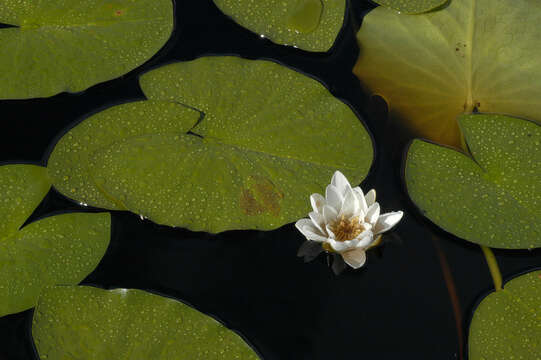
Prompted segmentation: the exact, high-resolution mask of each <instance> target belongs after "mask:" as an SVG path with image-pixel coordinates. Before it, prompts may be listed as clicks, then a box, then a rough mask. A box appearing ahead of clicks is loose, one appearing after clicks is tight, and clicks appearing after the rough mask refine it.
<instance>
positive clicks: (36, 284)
mask: <svg viewBox="0 0 541 360" xmlns="http://www.w3.org/2000/svg"><path fill="white" fill-rule="evenodd" d="M49 187H50V182H49V179H48V178H47V176H46V171H45V168H42V167H39V166H35V165H5V166H1V167H0V192H1V193H2V194H3V197H2V202H1V203H0V215H1V216H2V219H6V222H4V223H3V224H2V226H1V227H0V231H1V232H0V316H4V315H7V314H11V313H16V312H19V311H23V310H26V309H29V308H31V307H33V306H34V305H35V303H36V301H37V297H38V295H39V292H40V290H41V289H42V288H43V287H44V286H47V285H51V284H77V283H79V282H80V281H81V280H82V279H84V278H85V277H86V276H87V275H88V274H89V273H90V272H92V271H93V270H94V268H95V267H96V266H97V265H98V263H99V261H100V260H101V258H102V257H103V255H104V253H105V250H106V249H107V246H108V244H109V237H110V218H109V214H106V213H101V214H85V213H71V214H63V215H57V216H52V217H48V218H44V219H41V220H38V221H36V222H34V223H31V224H29V225H26V226H25V227H24V228H22V229H21V230H18V229H19V227H20V226H21V225H22V224H23V222H24V221H25V220H26V218H27V217H28V216H29V215H30V214H31V212H32V211H33V210H34V208H35V207H36V206H37V205H38V204H39V202H40V201H41V200H42V198H43V196H44V195H45V194H46V193H47V191H48V190H49ZM38 199H39V200H38Z"/></svg>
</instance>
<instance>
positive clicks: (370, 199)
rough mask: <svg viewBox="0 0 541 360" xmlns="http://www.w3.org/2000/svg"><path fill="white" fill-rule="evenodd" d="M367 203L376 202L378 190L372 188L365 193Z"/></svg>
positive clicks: (370, 204) (369, 204)
mask: <svg viewBox="0 0 541 360" xmlns="http://www.w3.org/2000/svg"><path fill="white" fill-rule="evenodd" d="M364 198H365V200H366V205H368V206H372V204H373V203H375V202H376V190H374V189H372V190H370V191H369V192H368V193H367V194H366V195H365V197H364Z"/></svg>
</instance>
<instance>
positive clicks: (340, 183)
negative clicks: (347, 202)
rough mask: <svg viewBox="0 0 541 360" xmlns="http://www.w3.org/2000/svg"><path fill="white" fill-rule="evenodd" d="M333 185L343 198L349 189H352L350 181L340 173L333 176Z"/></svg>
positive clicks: (337, 172)
mask: <svg viewBox="0 0 541 360" xmlns="http://www.w3.org/2000/svg"><path fill="white" fill-rule="evenodd" d="M331 185H334V186H335V187H336V188H337V189H338V191H339V193H340V194H342V196H343V195H344V194H345V193H346V190H347V189H348V188H349V189H351V185H350V184H349V181H348V179H346V177H345V176H344V174H342V173H341V172H340V171H336V172H335V173H334V175H333V176H332V179H331Z"/></svg>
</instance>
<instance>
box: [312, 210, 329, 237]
mask: <svg viewBox="0 0 541 360" xmlns="http://www.w3.org/2000/svg"><path fill="white" fill-rule="evenodd" d="M308 216H310V219H311V220H312V223H313V224H314V226H315V227H316V228H317V229H318V230H319V231H320V232H321V233H322V234H325V233H326V230H325V218H324V217H323V214H318V213H317V212H315V211H312V212H311V213H310V214H308Z"/></svg>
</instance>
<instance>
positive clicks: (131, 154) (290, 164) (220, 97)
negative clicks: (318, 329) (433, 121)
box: [49, 57, 373, 232]
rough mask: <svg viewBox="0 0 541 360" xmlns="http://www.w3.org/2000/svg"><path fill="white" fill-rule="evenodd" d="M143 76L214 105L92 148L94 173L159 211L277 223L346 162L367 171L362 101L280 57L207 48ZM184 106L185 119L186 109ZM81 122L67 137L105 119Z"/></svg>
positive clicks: (210, 221) (180, 222) (156, 94)
mask: <svg viewBox="0 0 541 360" xmlns="http://www.w3.org/2000/svg"><path fill="white" fill-rule="evenodd" d="M140 82H141V86H142V88H143V91H144V93H145V95H146V96H147V98H148V99H149V100H151V101H163V102H175V103H180V104H185V105H187V106H189V107H191V108H193V109H196V110H197V111H198V112H200V113H202V114H204V117H203V118H202V119H201V120H200V121H198V122H196V124H195V126H193V127H192V128H191V129H190V131H189V132H186V131H185V130H167V131H157V132H155V133H153V134H143V135H141V136H135V137H131V136H125V134H124V133H116V134H112V135H106V138H107V139H106V140H107V141H105V142H103V146H101V145H100V146H98V147H99V148H98V147H92V150H94V152H92V153H90V152H88V153H87V154H86V155H85V159H86V160H83V161H82V162H85V163H86V164H85V165H84V167H85V168H86V169H88V171H87V172H86V173H85V174H83V177H87V176H88V177H89V178H88V181H92V182H93V183H94V184H95V188H98V189H100V190H101V191H102V192H103V193H106V194H108V196H109V197H110V198H112V199H115V202H116V203H121V204H122V206H123V207H125V208H126V209H128V210H130V211H132V212H135V213H137V214H140V215H143V216H145V217H148V218H149V219H150V220H152V221H154V222H156V223H160V224H165V225H169V226H179V227H186V228H189V229H191V230H202V231H208V232H220V231H225V230H232V229H265V230H267V229H274V228H277V227H279V226H282V225H284V224H286V223H289V222H292V221H295V220H297V219H298V218H300V217H302V216H303V214H305V213H306V211H307V210H308V208H309V203H308V202H307V200H306V199H308V198H309V196H310V194H311V193H313V192H321V191H322V190H323V189H324V187H325V186H326V184H327V182H328V179H329V178H330V177H331V176H332V174H333V173H334V171H336V170H337V169H338V170H340V171H342V172H343V173H344V174H346V176H348V178H349V179H351V181H352V183H359V182H360V181H361V180H362V179H363V178H364V177H365V176H366V175H367V173H368V170H369V168H370V166H371V163H372V158H373V150H372V141H371V138H370V136H369V134H368V133H367V132H366V130H365V129H364V127H363V125H362V123H361V122H360V120H359V119H358V118H357V116H356V115H355V113H354V112H353V111H352V110H351V108H350V107H349V106H348V105H346V104H344V103H343V102H341V101H339V100H338V99H336V98H335V97H333V96H332V95H331V94H330V93H329V91H328V90H327V89H326V88H325V87H324V86H323V85H322V84H320V83H319V82H317V81H316V80H314V79H311V78H309V77H307V76H305V75H303V74H300V73H298V72H296V71H294V70H291V69H288V68H286V67H284V66H281V65H279V64H276V63H274V62H270V61H254V60H245V59H241V58H237V57H207V58H200V59H197V60H194V61H190V62H182V63H176V64H171V65H168V66H165V67H162V68H159V69H156V70H153V71H151V72H149V73H146V74H145V75H143V76H142V78H141V80H140ZM125 106H126V105H121V106H119V107H117V109H119V110H118V111H119V112H122V113H123V115H122V116H119V117H118V119H116V123H117V125H118V126H125V125H122V124H129V123H131V121H132V118H133V114H132V112H131V111H124V109H125V108H124V107H125ZM142 106H144V103H143V105H142ZM97 116H99V114H98V115H97ZM183 116H185V114H179V121H187V120H180V119H181V118H182V117H183ZM148 118H149V119H150V118H152V117H148ZM86 121H93V123H94V124H96V125H97V124H101V123H102V122H101V121H94V120H93V118H90V119H88V120H86ZM186 123H190V124H192V125H193V119H190V120H189V121H187V122H186ZM80 126H85V125H84V122H83V123H82V124H80V125H78V126H77V127H75V128H74V129H73V130H72V131H70V132H68V133H67V134H66V135H65V138H66V140H65V147H64V149H71V150H70V152H71V151H72V150H73V149H74V146H75V145H74V144H84V142H85V137H86V138H93V137H94V136H98V135H97V132H99V131H100V126H95V125H92V126H87V127H86V128H84V130H81V131H78V130H77V128H78V127H80ZM107 126H108V125H107ZM77 131H78V132H77ZM122 137H124V139H121V138H122ZM63 140H64V139H63ZM63 140H61V141H63ZM106 143H107V144H106ZM88 149H90V148H88ZM56 151H57V150H56V149H55V150H54V152H53V156H54V153H55V152H56ZM85 151H86V150H85ZM64 153H66V151H64ZM51 159H53V157H51ZM55 159H56V160H55V161H56V163H55V161H53V162H51V160H50V161H49V164H50V165H49V166H51V164H54V166H55V169H62V168H64V167H69V166H72V165H70V164H69V163H68V160H69V159H70V157H69V156H64V155H62V156H58V157H56V158H55ZM55 171H56V170H55ZM76 171H79V170H76ZM52 173H53V176H54V177H55V179H58V176H55V175H54V171H52ZM60 176H62V175H60ZM74 179H76V178H74ZM77 179H78V180H80V178H77ZM78 180H76V181H74V182H72V181H71V178H70V179H67V183H66V186H65V188H66V189H69V188H70V187H73V188H77V186H78V184H79V181H78ZM55 186H56V180H55ZM60 189H61V191H62V188H60ZM85 191H86V188H85ZM65 194H66V195H67V196H69V197H74V196H73V195H72V194H70V193H69V192H68V193H66V192H65ZM73 194H74V195H75V197H74V198H75V199H76V200H78V201H84V202H86V200H85V199H84V198H82V197H80V195H81V192H77V191H75V192H73Z"/></svg>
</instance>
